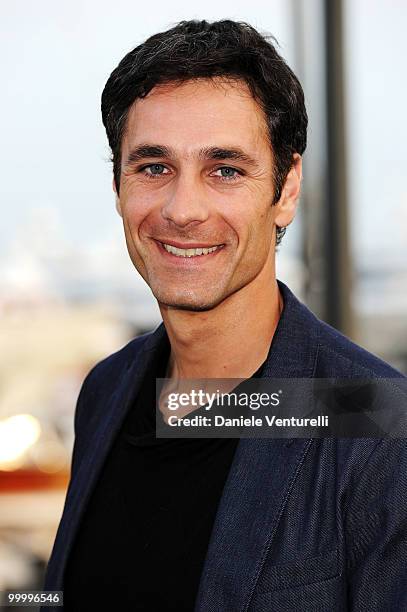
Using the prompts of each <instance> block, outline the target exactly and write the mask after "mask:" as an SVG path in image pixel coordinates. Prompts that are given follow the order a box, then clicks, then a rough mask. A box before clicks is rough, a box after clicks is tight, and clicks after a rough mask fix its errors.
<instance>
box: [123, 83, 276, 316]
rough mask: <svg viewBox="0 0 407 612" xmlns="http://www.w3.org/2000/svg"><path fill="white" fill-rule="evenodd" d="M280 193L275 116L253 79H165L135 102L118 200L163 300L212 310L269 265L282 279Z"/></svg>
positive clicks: (143, 268)
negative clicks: (270, 133)
mask: <svg viewBox="0 0 407 612" xmlns="http://www.w3.org/2000/svg"><path fill="white" fill-rule="evenodd" d="M272 202H273V156H272V151H271V148H270V144H269V142H268V140H267V129H266V125H265V119H264V115H263V113H262V111H261V109H260V107H259V106H258V104H257V102H256V101H255V100H254V99H253V98H252V97H251V95H250V93H249V90H248V88H247V86H246V84H244V83H242V82H238V83H231V82H224V81H223V82H220V81H218V82H215V83H213V82H212V81H210V80H207V79H202V80H199V81H188V82H186V83H184V84H181V85H176V84H169V85H163V86H159V87H156V88H154V89H153V90H152V91H151V92H150V93H149V95H148V96H147V97H146V98H144V99H139V100H137V101H136V102H135V104H134V105H133V106H132V107H131V109H130V111H129V116H128V122H127V127H126V132H125V135H124V137H123V142H122V165H121V181H120V199H119V200H118V207H119V212H120V214H121V216H122V218H123V224H124V230H125V236H126V243H127V248H128V251H129V254H130V257H131V260H132V262H133V264H134V265H135V267H136V268H137V270H138V271H139V273H140V274H141V275H142V276H143V278H144V279H145V281H146V282H147V283H148V285H149V286H150V288H151V290H152V292H153V294H154V296H155V297H156V299H157V300H158V302H159V303H160V304H161V305H167V306H170V307H174V308H181V309H187V310H207V309H211V308H214V307H215V306H217V305H218V304H220V303H221V302H222V301H223V300H225V299H227V298H228V297H229V296H230V295H232V294H234V293H235V292H236V291H239V290H241V289H243V288H244V287H248V286H250V284H251V283H253V282H254V281H255V279H256V278H257V277H258V276H259V274H260V273H261V272H262V271H263V273H264V269H265V267H266V268H269V273H270V275H271V276H272V278H274V249H275V216H276V207H274V206H272ZM208 249H209V251H208Z"/></svg>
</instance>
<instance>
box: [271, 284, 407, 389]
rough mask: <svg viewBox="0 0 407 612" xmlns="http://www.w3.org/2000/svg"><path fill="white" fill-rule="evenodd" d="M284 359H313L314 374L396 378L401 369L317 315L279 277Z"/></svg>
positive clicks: (310, 360)
mask: <svg viewBox="0 0 407 612" xmlns="http://www.w3.org/2000/svg"><path fill="white" fill-rule="evenodd" d="M278 285H279V289H280V292H281V294H282V296H283V300H284V305H285V306H284V310H283V323H284V334H283V335H284V341H285V345H284V346H285V350H288V349H289V350H290V352H291V354H290V356H288V357H287V359H295V360H296V361H297V362H299V360H300V359H301V360H302V361H303V362H307V363H312V364H313V368H312V376H313V377H315V378H331V377H332V378H334V377H338V378H341V377H343V378H353V377H367V378H369V377H374V378H396V377H404V376H403V374H401V372H398V371H397V370H396V369H395V368H393V367H392V366H390V365H389V364H388V363H386V362H385V361H383V359H380V357H378V356H376V355H374V354H373V353H371V352H369V351H367V350H366V349H364V348H363V347H361V346H359V345H358V344H356V342H354V341H352V340H351V339H350V338H348V337H347V336H345V335H344V334H342V333H341V332H339V331H338V330H337V329H335V328H333V327H331V326H330V325H328V324H327V323H325V322H324V321H322V320H321V319H319V318H318V317H317V316H316V315H315V314H314V313H313V312H312V311H311V310H310V309H309V308H308V307H307V306H306V305H305V304H303V302H301V301H300V300H299V299H298V298H297V297H296V296H295V295H294V293H292V291H291V290H290V289H289V288H288V287H287V286H286V285H285V284H284V283H282V282H281V281H280V280H279V281H278Z"/></svg>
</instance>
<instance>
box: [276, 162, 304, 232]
mask: <svg viewBox="0 0 407 612" xmlns="http://www.w3.org/2000/svg"><path fill="white" fill-rule="evenodd" d="M301 180H302V157H301V155H299V153H294V155H293V161H292V166H291V169H290V171H289V173H288V174H287V177H286V179H285V181H284V185H283V188H282V190H281V196H280V199H279V201H278V202H277V203H276V204H275V212H276V215H275V217H274V222H275V224H276V225H278V226H279V227H287V225H289V224H290V223H291V221H292V220H293V219H294V217H295V213H296V211H297V204H298V198H299V195H300V190H301Z"/></svg>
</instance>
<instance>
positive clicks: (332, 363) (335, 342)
mask: <svg viewBox="0 0 407 612" xmlns="http://www.w3.org/2000/svg"><path fill="white" fill-rule="evenodd" d="M315 320H316V330H315V331H316V333H317V340H318V361H317V364H318V365H317V370H318V371H317V372H316V376H321V377H329V376H344V377H348V376H350V377H354V376H355V377H357V376H360V377H363V376H366V377H371V376H373V377H375V378H377V377H379V378H397V377H404V375H403V374H402V373H401V372H399V371H398V370H396V369H395V368H393V367H392V366H391V365H389V364H388V363H386V362H385V361H384V360H383V359H381V358H380V357H378V356H377V355H374V354H373V353H371V352H369V351H367V350H366V349H364V348H363V347H362V346H359V345H358V344H356V343H355V342H353V341H352V340H351V339H350V338H348V337H347V336H345V335H344V334H342V333H341V332H339V331H338V330H337V329H334V328H333V327H331V326H330V325H328V324H327V323H325V322H324V321H321V320H319V319H317V317H315Z"/></svg>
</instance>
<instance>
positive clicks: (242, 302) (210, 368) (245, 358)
mask: <svg viewBox="0 0 407 612" xmlns="http://www.w3.org/2000/svg"><path fill="white" fill-rule="evenodd" d="M263 272H264V270H263ZM261 276H262V273H260V275H259V276H258V277H256V279H254V280H253V281H252V282H251V283H249V284H248V285H247V286H245V287H243V288H242V289H240V290H239V291H236V292H235V293H234V294H232V295H231V296H229V297H228V298H226V299H225V300H224V301H223V302H221V303H220V304H219V305H218V306H216V307H215V308H213V309H212V310H209V311H205V312H192V311H185V310H177V309H175V308H171V307H168V306H163V305H160V311H161V315H162V317H163V321H164V325H165V328H166V331H167V334H168V337H169V340H170V344H171V354H170V359H169V364H168V369H167V373H166V377H167V378H177V379H183V378H250V376H252V374H253V373H254V372H255V371H256V370H257V369H258V368H259V367H260V365H261V364H262V363H263V362H264V361H265V359H266V357H267V355H268V351H269V348H270V344H271V341H272V339H273V336H274V332H275V330H276V327H277V324H278V321H279V318H280V314H281V311H282V308H283V301H282V297H281V294H280V292H279V289H278V285H277V281H276V280H275V277H274V276H271V275H270V277H271V280H267V282H266V283H264V279H263V278H261Z"/></svg>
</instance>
